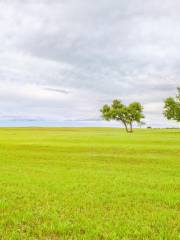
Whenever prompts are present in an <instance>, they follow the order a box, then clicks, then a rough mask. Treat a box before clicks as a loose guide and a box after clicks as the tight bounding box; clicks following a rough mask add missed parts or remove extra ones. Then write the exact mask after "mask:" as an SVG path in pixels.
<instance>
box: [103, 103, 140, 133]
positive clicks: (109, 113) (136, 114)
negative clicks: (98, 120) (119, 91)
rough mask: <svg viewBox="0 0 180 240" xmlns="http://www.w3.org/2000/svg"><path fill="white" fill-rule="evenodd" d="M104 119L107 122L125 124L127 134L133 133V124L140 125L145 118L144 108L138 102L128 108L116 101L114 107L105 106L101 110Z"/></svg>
mask: <svg viewBox="0 0 180 240" xmlns="http://www.w3.org/2000/svg"><path fill="white" fill-rule="evenodd" d="M100 111H101V113H102V117H103V118H104V119H105V120H106V121H110V120H117V121H120V122H122V123H123V124H124V126H125V129H126V131H127V132H132V131H133V130H132V128H133V122H137V123H140V122H141V119H142V118H144V115H143V113H142V112H143V107H142V105H141V104H140V103H138V102H133V103H131V104H130V105H128V106H126V105H124V104H123V103H122V102H121V101H119V100H117V99H115V100H114V101H113V102H112V105H111V106H109V105H107V104H106V105H104V106H103V108H102V109H101V110H100Z"/></svg>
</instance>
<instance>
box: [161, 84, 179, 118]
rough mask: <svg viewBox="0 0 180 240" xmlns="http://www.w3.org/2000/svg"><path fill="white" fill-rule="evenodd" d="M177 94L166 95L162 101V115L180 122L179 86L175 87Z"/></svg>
mask: <svg viewBox="0 0 180 240" xmlns="http://www.w3.org/2000/svg"><path fill="white" fill-rule="evenodd" d="M177 91H178V93H177V95H176V96H175V97H174V98H173V97H168V98H167V99H166V100H165V102H164V116H165V117H166V118H167V119H168V120H175V121H177V122H180V87H179V88H177Z"/></svg>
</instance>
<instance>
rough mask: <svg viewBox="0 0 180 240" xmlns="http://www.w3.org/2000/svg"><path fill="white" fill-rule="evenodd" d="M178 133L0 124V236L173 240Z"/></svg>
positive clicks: (179, 178) (176, 235)
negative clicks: (127, 131) (2, 125)
mask: <svg viewBox="0 0 180 240" xmlns="http://www.w3.org/2000/svg"><path fill="white" fill-rule="evenodd" d="M179 186H180V131H178V130H152V129H149V130H148V129H146V130H135V132H134V134H127V133H126V132H125V131H124V130H122V129H110V128H109V129H108V128H1V129H0V239H3V240H4V239H5V240H12V239H13V240H19V239H22V240H26V239H28V240H32V239H34V240H35V239H43V240H44V239H54V240H56V239H60V240H61V239H67V240H71V239H77V240H81V239H92V240H96V239H97V240H103V239H117V240H119V239H123V240H129V239H132V240H134V239H136V240H141V239H154V240H166V239H169V240H175V239H180V232H179V230H180V228H179V227H180V225H179V223H180V214H179V206H180V205H179V203H180V202H179V200H180V194H179V190H180V189H179Z"/></svg>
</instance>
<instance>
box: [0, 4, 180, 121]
mask: <svg viewBox="0 0 180 240" xmlns="http://www.w3.org/2000/svg"><path fill="white" fill-rule="evenodd" d="M179 9H180V2H179V1H178V0H166V1H164V0H159V1H157V0H151V1H150V0H147V1H144V0H131V1H126V0H113V1H109V0H99V1H95V0H91V1H90V0H89V1H84V0H66V1H65V0H61V1H59V0H53V1H50V0H43V1H41V0H39V1H36V0H13V1H10V0H4V1H3V0H1V1H0V84H1V87H0V107H1V119H6V118H7V116H8V117H9V118H11V117H12V118H17V119H18V118H19V119H22V118H32V119H49V120H72V119H73V120H76V119H77V120H78V119H84V120H86V119H98V118H99V117H100V113H99V108H100V107H101V106H102V105H103V104H104V103H109V102H110V101H111V100H112V99H113V98H117V97H118V98H120V99H122V100H123V101H124V102H126V103H128V102H130V101H134V100H135V101H141V102H142V104H143V105H144V107H145V109H144V111H145V114H146V116H147V119H146V122H147V123H148V124H150V123H153V124H159V123H162V121H163V120H162V106H163V104H162V102H163V99H164V98H166V97H167V96H169V95H171V94H175V91H176V87H177V86H178V85H180V81H179V78H180V66H179V65H180V55H179V52H180V45H179V42H180V30H179V22H180V15H179ZM163 123H166V122H165V121H164V122H163Z"/></svg>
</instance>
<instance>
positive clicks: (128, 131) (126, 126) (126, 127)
mask: <svg viewBox="0 0 180 240" xmlns="http://www.w3.org/2000/svg"><path fill="white" fill-rule="evenodd" d="M123 124H124V126H125V129H126V132H127V133H131V132H132V126H130V129H128V125H127V124H126V122H123Z"/></svg>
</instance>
